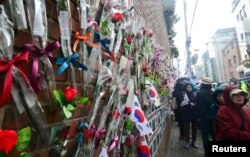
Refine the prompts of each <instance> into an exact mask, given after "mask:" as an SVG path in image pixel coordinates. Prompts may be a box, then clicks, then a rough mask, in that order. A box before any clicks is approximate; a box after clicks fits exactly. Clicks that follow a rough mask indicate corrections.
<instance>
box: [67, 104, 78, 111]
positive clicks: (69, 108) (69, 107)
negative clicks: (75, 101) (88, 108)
mask: <svg viewBox="0 0 250 157" xmlns="http://www.w3.org/2000/svg"><path fill="white" fill-rule="evenodd" d="M67 109H68V110H70V111H74V110H75V109H76V108H75V107H74V106H73V105H72V104H68V105H67Z"/></svg>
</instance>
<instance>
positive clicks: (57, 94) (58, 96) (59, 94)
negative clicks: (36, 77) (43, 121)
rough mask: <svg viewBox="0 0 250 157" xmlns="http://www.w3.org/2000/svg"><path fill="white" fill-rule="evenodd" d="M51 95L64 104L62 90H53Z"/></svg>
mask: <svg viewBox="0 0 250 157" xmlns="http://www.w3.org/2000/svg"><path fill="white" fill-rule="evenodd" d="M53 95H54V97H55V99H56V101H57V102H58V103H59V104H60V105H61V106H62V105H63V104H64V95H63V93H62V91H59V90H54V91H53Z"/></svg>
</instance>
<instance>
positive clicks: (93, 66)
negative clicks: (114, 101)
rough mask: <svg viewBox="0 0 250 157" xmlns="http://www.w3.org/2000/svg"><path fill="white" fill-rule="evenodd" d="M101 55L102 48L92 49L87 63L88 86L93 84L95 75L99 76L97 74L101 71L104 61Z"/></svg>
mask: <svg viewBox="0 0 250 157" xmlns="http://www.w3.org/2000/svg"><path fill="white" fill-rule="evenodd" d="M100 53H101V48H99V49H92V52H91V54H90V56H89V59H88V62H87V65H88V71H87V80H86V84H89V83H91V81H92V80H94V78H95V75H97V73H98V72H99V71H100V70H101V67H102V61H101V55H100Z"/></svg>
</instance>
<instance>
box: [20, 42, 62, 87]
mask: <svg viewBox="0 0 250 157" xmlns="http://www.w3.org/2000/svg"><path fill="white" fill-rule="evenodd" d="M59 47H60V44H59V42H58V41H56V42H53V43H50V44H48V45H47V46H46V48H45V49H39V48H38V47H37V46H35V45H32V44H24V48H25V49H26V50H27V51H28V52H32V53H33V54H34V59H33V63H32V71H31V76H30V82H31V85H32V87H33V88H34V89H41V88H40V87H39V84H38V81H39V78H38V70H39V58H40V57H42V56H47V57H48V58H52V54H51V51H54V50H55V49H58V48H59Z"/></svg>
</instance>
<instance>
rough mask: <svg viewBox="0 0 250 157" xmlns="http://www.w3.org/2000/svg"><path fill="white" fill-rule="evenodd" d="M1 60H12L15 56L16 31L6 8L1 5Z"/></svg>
mask: <svg viewBox="0 0 250 157" xmlns="http://www.w3.org/2000/svg"><path fill="white" fill-rule="evenodd" d="M0 39H1V40H0V58H5V59H11V58H12V56H13V43H14V31H13V24H12V23H11V22H10V21H9V19H8V17H7V15H6V13H5V11H4V7H3V6H2V5H0Z"/></svg>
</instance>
